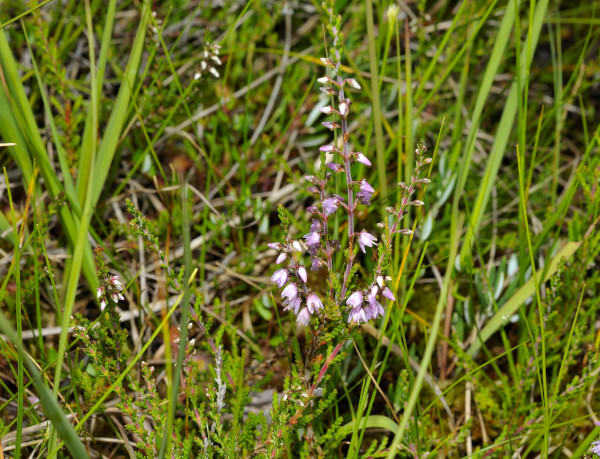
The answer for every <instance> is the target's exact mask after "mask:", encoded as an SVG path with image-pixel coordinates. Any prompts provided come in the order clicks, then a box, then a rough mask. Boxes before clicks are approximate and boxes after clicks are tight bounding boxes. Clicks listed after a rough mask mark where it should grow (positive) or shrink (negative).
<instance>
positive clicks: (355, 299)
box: [346, 292, 363, 308]
mask: <svg viewBox="0 0 600 459" xmlns="http://www.w3.org/2000/svg"><path fill="white" fill-rule="evenodd" d="M362 302H363V294H362V292H354V293H353V294H352V295H350V296H349V297H348V299H347V300H346V304H347V305H348V306H352V307H353V308H358V307H359V306H360V305H361V304H362Z"/></svg>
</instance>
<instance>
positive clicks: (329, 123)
mask: <svg viewBox="0 0 600 459" xmlns="http://www.w3.org/2000/svg"><path fill="white" fill-rule="evenodd" d="M321 124H322V125H323V126H325V127H326V128H327V129H329V130H331V131H333V130H334V129H339V128H341V127H342V126H341V125H340V124H338V123H336V122H334V121H323V122H322V123H321Z"/></svg>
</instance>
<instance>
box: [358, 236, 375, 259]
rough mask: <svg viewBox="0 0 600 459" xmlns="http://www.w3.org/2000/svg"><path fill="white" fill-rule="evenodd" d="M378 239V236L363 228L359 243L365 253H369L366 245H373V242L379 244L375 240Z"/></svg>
mask: <svg viewBox="0 0 600 459" xmlns="http://www.w3.org/2000/svg"><path fill="white" fill-rule="evenodd" d="M376 240H377V238H376V237H375V236H373V235H372V234H370V233H367V232H366V231H365V230H362V231H361V232H360V235H359V236H358V245H359V246H360V249H361V250H362V251H363V253H367V252H366V250H365V246H366V247H373V244H375V245H377V242H375V241H376Z"/></svg>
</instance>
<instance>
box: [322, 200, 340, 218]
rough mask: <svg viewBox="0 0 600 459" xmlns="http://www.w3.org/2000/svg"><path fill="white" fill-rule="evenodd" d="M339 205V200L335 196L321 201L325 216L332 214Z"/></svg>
mask: <svg viewBox="0 0 600 459" xmlns="http://www.w3.org/2000/svg"><path fill="white" fill-rule="evenodd" d="M339 205H340V198H338V197H337V196H332V197H330V198H327V199H325V200H324V201H323V210H324V211H325V215H327V216H329V215H331V214H333V213H334V212H335V211H336V210H337V208H338V207H339Z"/></svg>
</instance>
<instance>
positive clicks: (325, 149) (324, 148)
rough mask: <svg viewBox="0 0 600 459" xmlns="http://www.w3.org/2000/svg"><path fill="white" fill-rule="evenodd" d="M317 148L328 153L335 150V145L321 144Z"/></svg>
mask: <svg viewBox="0 0 600 459" xmlns="http://www.w3.org/2000/svg"><path fill="white" fill-rule="evenodd" d="M319 150H320V151H324V152H325V153H328V152H330V151H333V150H335V147H334V146H333V145H323V146H322V147H319Z"/></svg>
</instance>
